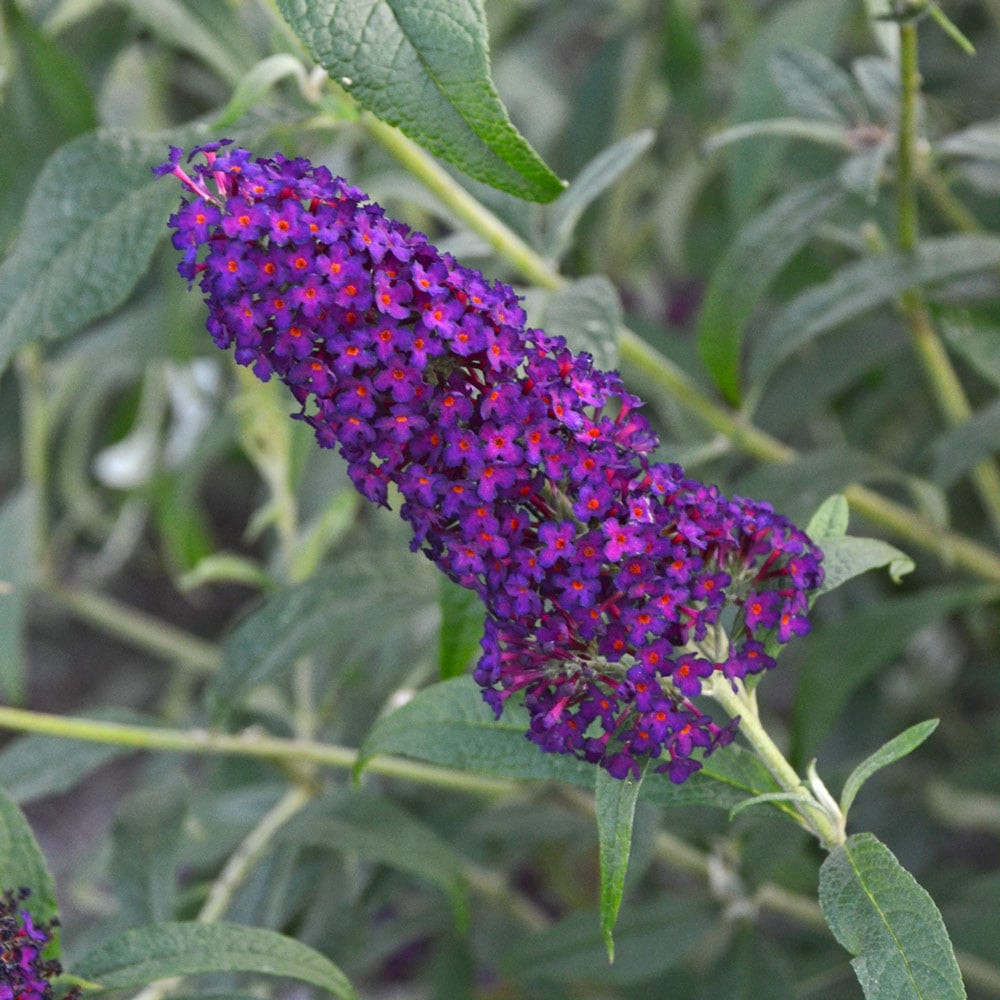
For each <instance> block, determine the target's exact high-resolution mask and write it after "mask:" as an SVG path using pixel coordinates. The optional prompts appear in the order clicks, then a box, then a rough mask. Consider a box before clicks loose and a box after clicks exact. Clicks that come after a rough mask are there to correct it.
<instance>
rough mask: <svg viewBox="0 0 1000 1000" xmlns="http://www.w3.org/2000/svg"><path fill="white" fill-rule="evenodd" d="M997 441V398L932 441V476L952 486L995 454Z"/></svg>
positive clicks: (999, 424) (999, 425) (999, 412)
mask: <svg viewBox="0 0 1000 1000" xmlns="http://www.w3.org/2000/svg"><path fill="white" fill-rule="evenodd" d="M998 341H1000V337H998ZM998 441H1000V400H995V401H994V402H993V403H991V404H990V405H989V406H987V407H985V408H984V409H982V410H980V411H979V412H978V413H976V414H975V415H974V416H972V417H970V418H969V419H968V420H967V421H966V422H965V423H964V424H961V425H960V426H958V427H956V428H954V430H951V431H949V432H948V433H947V434H944V435H942V436H941V437H939V438H938V439H937V440H936V441H935V442H934V444H933V445H932V449H931V450H932V452H933V455H934V467H933V468H932V470H931V478H933V480H934V482H936V483H939V484H940V485H941V486H951V485H952V484H953V483H954V482H955V481H956V480H958V479H959V478H960V477H961V476H963V475H965V473H966V472H968V471H969V470H970V469H972V468H973V467H975V466H976V465H978V464H979V463H980V462H982V461H984V460H985V459H987V458H990V456H992V455H995V454H996V452H997V442H998Z"/></svg>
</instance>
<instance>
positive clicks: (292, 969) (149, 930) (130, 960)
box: [73, 921, 357, 1000]
mask: <svg viewBox="0 0 1000 1000" xmlns="http://www.w3.org/2000/svg"><path fill="white" fill-rule="evenodd" d="M73 972H74V974H75V975H78V976H81V977H82V978H84V979H89V980H90V981H91V982H95V983H100V985H101V986H103V987H104V988H105V989H134V988H135V987H137V986H144V985H145V984H146V983H152V982H155V981H156V980H157V979H167V978H170V977H172V976H190V975H197V974H199V973H204V972H256V973H262V974H264V975H268V976H280V977H282V978H287V979H296V980H299V981H300V982H304V983H309V984H311V985H312V986H318V987H320V989H324V990H328V991H329V992H330V993H332V994H333V995H334V996H337V997H343V998H345V1000H355V998H356V996H357V994H356V993H355V992H354V988H353V987H352V986H351V984H350V982H349V981H348V979H347V977H346V976H345V975H344V973H343V972H341V971H340V969H339V968H337V966H336V965H334V964H333V962H331V961H330V960H329V959H328V958H326V957H325V956H324V955H321V954H320V953H319V952H318V951H315V950H314V949H313V948H310V947H309V946H308V945H305V944H302V942H301V941H296V940H295V939H294V938H288V937H285V936H284V935H282V934H278V933H276V932H275V931H269V930H265V929H263V928H260V927H242V926H240V925H238V924H206V923H198V922H197V921H191V922H190V923H165V924H153V925H151V926H149V927H140V928H139V929H137V930H132V931H127V932H126V933H125V934H122V935H120V936H119V937H116V938H113V939H112V940H111V941H108V942H107V944H104V945H102V946H100V947H98V948H94V949H92V950H91V951H89V952H88V953H87V954H86V955H85V956H84V958H83V959H82V960H81V961H80V962H79V963H78V964H77V965H76V966H75V967H74V969H73Z"/></svg>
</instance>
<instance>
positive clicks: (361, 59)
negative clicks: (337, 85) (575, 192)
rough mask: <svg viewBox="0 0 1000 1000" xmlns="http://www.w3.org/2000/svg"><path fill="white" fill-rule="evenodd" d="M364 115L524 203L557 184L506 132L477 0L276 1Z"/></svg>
mask: <svg viewBox="0 0 1000 1000" xmlns="http://www.w3.org/2000/svg"><path fill="white" fill-rule="evenodd" d="M278 6H279V7H280V8H281V12H282V13H283V14H284V16H285V18H286V19H287V20H288V23H289V24H290V25H291V26H292V29H293V30H294V31H295V33H296V34H297V35H298V36H299V37H300V38H301V39H302V40H303V42H305V44H306V46H307V48H308V49H309V51H310V52H311V53H312V55H313V57H314V58H315V59H316V60H317V61H318V62H319V63H320V65H321V66H323V68H324V69H326V70H327V71H328V72H329V73H330V75H331V76H332V77H334V78H335V79H337V80H339V81H340V82H341V83H342V84H343V85H344V86H345V87H346V88H347V90H348V91H349V92H350V93H351V94H352V95H353V96H354V98H355V99H356V100H357V102H358V103H359V104H360V105H361V106H362V107H364V108H367V109H368V110H369V111H371V112H372V113H374V114H375V115H377V116H378V117H379V118H381V119H382V120H383V121H386V122H388V123H389V124H390V125H395V126H397V127H398V128H400V129H401V130H402V131H403V132H405V133H406V134H407V135H408V136H409V137H410V138H411V139H413V140H414V141H415V142H418V143H419V144H420V145H421V146H423V147H424V148H425V149H428V150H430V151H431V152H432V153H434V154H435V155H436V156H440V157H441V158H442V159H444V160H448V161H449V162H450V163H453V164H455V165H456V166H457V167H459V168H461V169H462V170H464V171H465V172H466V173H467V174H469V176H470V177H474V178H476V179H477V180H480V181H485V182H486V183H487V184H491V185H493V186H494V187H497V188H500V189H501V190H504V191H509V192H510V193H511V194H515V195H518V196H519V197H521V198H527V199H529V200H531V201H551V200H552V199H553V198H555V197H556V195H558V194H559V193H560V191H562V189H563V185H562V183H561V182H560V180H559V179H558V178H557V177H556V176H555V174H553V173H552V171H551V170H549V168H548V167H547V166H546V165H545V163H544V162H543V161H542V159H541V157H540V156H539V155H538V154H537V153H536V152H535V151H534V149H532V148H531V146H530V145H529V144H528V142H527V140H525V139H524V137H523V136H522V135H521V134H520V133H519V132H518V131H517V129H516V128H514V126H513V125H512V124H511V121H510V118H509V117H508V116H507V110H506V108H505V107H504V105H503V103H502V102H501V100H500V98H499V96H498V94H497V92H496V88H495V87H494V86H493V81H492V79H491V77H490V62H489V39H488V37H487V30H486V17H485V14H484V11H483V5H482V2H481V0H278Z"/></svg>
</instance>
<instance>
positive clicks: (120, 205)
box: [0, 131, 177, 371]
mask: <svg viewBox="0 0 1000 1000" xmlns="http://www.w3.org/2000/svg"><path fill="white" fill-rule="evenodd" d="M169 139H172V140H173V141H175V142H176V141H177V137H176V136H173V137H169V138H168V137H166V136H161V137H158V138H156V139H148V138H147V139H136V138H134V137H132V136H128V135H126V134H124V133H120V132H110V131H103V132H94V133H90V134H88V135H85V136H82V137H81V138H79V139H75V140H74V141H73V142H70V143H67V144H66V145H65V146H63V147H62V148H61V149H59V150H58V151H57V152H56V153H54V154H53V155H52V156H51V157H50V158H49V160H48V161H47V162H46V164H45V167H44V168H43V170H42V172H41V174H40V175H39V177H38V180H37V181H36V182H35V186H34V188H33V190H32V192H31V197H30V198H29V200H28V205H27V208H26V210H25V214H24V222H23V225H22V228H21V235H20V236H19V237H18V239H17V240H16V241H15V243H14V246H13V247H12V248H11V252H10V254H9V255H8V257H7V259H6V260H5V261H4V263H3V265H2V267H0V371H2V370H3V368H4V367H5V365H6V363H7V361H8V360H9V359H10V356H11V355H12V354H13V353H14V351H16V350H17V348H19V347H20V346H22V345H23V344H27V343H30V342H31V341H34V340H38V339H40V338H57V337H68V336H70V335H72V334H74V333H76V332H77V331H79V330H82V329H83V328H84V327H85V326H86V325H87V324H88V323H91V322H92V321H93V320H95V319H98V318H99V317H101V316H104V315H106V314H107V313H109V312H111V310H113V309H115V308H116V307H117V306H119V305H121V303H122V302H124V301H125V299H126V298H127V297H128V295H129V293H130V292H131V291H132V289H133V288H134V287H135V283H136V282H137V281H138V280H139V278H140V277H142V275H143V274H144V273H145V270H146V267H147V265H148V263H149V259H150V257H151V256H152V253H153V249H154V247H155V246H156V243H157V241H158V240H159V239H160V238H161V237H162V236H163V234H164V231H165V230H164V223H165V222H166V219H167V215H168V213H169V211H170V208H171V206H173V205H175V204H176V202H177V192H176V190H171V185H170V184H165V183H163V182H162V181H160V180H159V179H158V178H156V177H154V176H153V175H152V173H150V167H151V166H152V165H153V164H154V163H156V162H158V161H159V160H162V159H165V154H166V148H167V145H168V141H169Z"/></svg>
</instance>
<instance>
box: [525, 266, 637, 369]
mask: <svg viewBox="0 0 1000 1000" xmlns="http://www.w3.org/2000/svg"><path fill="white" fill-rule="evenodd" d="M621 322H622V309H621V304H620V302H619V301H618V292H617V291H615V287H614V285H612V284H611V282H610V281H608V279H607V278H605V277H604V276H603V275H599V274H595V275H589V276H587V277H584V278H577V279H576V280H574V281H567V282H565V283H564V284H563V285H562V286H561V287H560V288H559V290H558V291H555V292H553V293H552V294H551V295H550V296H549V297H548V300H547V301H546V303H545V308H544V310H543V312H542V326H543V327H544V328H545V332H546V333H548V334H549V335H550V336H553V337H564V338H565V339H566V342H567V344H569V347H570V349H571V350H572V351H574V352H575V353H577V354H579V353H581V352H583V351H586V352H587V353H588V354H589V355H590V356H591V357H592V358H593V359H594V364H595V365H597V367H598V368H601V369H604V370H605V371H606V370H609V369H612V368H616V367H617V366H618V330H619V328H620V327H621Z"/></svg>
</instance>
